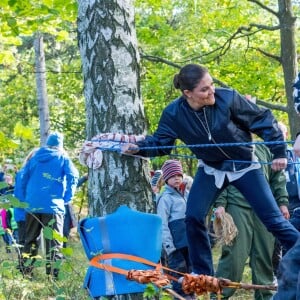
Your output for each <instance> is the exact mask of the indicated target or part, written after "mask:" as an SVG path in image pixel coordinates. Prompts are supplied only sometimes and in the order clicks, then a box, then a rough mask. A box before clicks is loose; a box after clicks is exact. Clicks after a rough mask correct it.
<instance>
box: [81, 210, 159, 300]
mask: <svg viewBox="0 0 300 300" xmlns="http://www.w3.org/2000/svg"><path fill="white" fill-rule="evenodd" d="M78 230H79V234H80V238H81V241H82V244H83V247H84V250H85V253H86V255H87V258H88V259H89V260H90V261H94V260H95V259H96V260H98V258H99V266H98V267H97V266H93V265H90V266H89V267H88V270H87V274H86V277H85V280H84V288H86V289H87V290H88V292H89V294H90V295H91V296H92V297H100V296H111V295H120V294H129V293H140V292H144V290H145V287H146V285H145V284H140V283H137V282H135V281H129V280H127V279H126V276H124V275H122V274H118V273H115V272H112V271H111V270H110V268H119V269H123V270H125V272H126V271H130V270H151V269H154V267H153V266H150V265H148V264H144V263H141V262H138V261H133V260H127V259H124V258H109V259H107V258H105V255H104V254H112V255H111V257H114V255H113V254H125V257H126V255H133V256H137V257H140V258H142V259H144V260H147V261H151V262H153V264H156V263H158V262H159V259H160V255H161V245H162V240H161V236H162V234H161V230H162V228H161V219H160V217H158V216H157V215H155V214H149V213H142V212H138V211H134V210H131V209H129V208H128V207H127V206H125V205H124V206H120V207H119V208H118V209H117V211H115V212H114V213H112V214H109V215H106V216H105V217H98V218H86V219H83V220H82V221H81V222H80V223H79V226H78ZM101 255H103V259H101ZM108 256H109V255H108ZM115 256H118V255H115Z"/></svg>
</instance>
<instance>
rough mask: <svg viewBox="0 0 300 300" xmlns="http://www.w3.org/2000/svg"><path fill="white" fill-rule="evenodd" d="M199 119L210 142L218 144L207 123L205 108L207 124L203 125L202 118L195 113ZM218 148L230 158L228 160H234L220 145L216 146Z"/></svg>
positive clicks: (204, 113)
mask: <svg viewBox="0 0 300 300" xmlns="http://www.w3.org/2000/svg"><path fill="white" fill-rule="evenodd" d="M194 113H195V115H196V117H197V119H198V120H199V121H200V123H201V125H202V127H203V129H204V130H205V132H206V134H207V137H208V140H209V141H212V142H213V143H214V144H216V141H215V140H214V138H213V137H212V135H211V132H210V129H209V126H208V122H207V118H206V112H205V107H204V108H203V115H204V120H205V123H203V121H202V120H201V118H200V117H199V116H198V114H197V112H194ZM216 147H217V148H218V149H219V150H220V151H221V152H222V153H223V154H224V155H225V156H226V157H227V158H228V159H232V158H231V157H230V156H229V155H228V154H227V153H226V152H225V151H224V150H223V149H222V148H221V147H219V146H218V145H216Z"/></svg>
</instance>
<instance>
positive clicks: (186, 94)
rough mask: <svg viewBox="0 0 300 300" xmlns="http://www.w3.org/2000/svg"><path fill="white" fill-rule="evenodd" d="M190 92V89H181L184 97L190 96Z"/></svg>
mask: <svg viewBox="0 0 300 300" xmlns="http://www.w3.org/2000/svg"><path fill="white" fill-rule="evenodd" d="M190 94H191V91H190V90H183V95H184V96H185V97H186V98H190Z"/></svg>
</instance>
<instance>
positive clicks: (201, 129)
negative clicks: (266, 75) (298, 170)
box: [122, 64, 299, 275]
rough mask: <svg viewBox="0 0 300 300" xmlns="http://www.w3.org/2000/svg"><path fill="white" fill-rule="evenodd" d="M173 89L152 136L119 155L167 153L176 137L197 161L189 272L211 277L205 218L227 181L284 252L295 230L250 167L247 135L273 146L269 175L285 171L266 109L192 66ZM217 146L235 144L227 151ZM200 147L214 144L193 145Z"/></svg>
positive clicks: (275, 128) (254, 168)
mask: <svg viewBox="0 0 300 300" xmlns="http://www.w3.org/2000/svg"><path fill="white" fill-rule="evenodd" d="M174 86H175V88H177V89H180V90H181V93H182V95H181V96H180V97H179V98H178V99H176V100H174V101H173V102H171V103H170V104H169V105H168V106H167V107H166V108H165V109H164V110H163V112H162V115H161V118H160V121H159V124H158V128H157V130H156V131H155V133H154V134H153V136H147V137H146V139H145V140H144V141H142V142H138V143H136V144H133V143H128V144H124V146H123V149H122V151H123V152H124V153H128V154H139V155H142V156H146V157H154V156H159V155H168V154H170V152H171V148H172V147H171V146H173V145H174V143H175V141H176V140H177V139H180V140H181V141H183V142H184V143H185V144H186V145H188V147H189V148H190V150H191V151H192V152H193V153H194V155H195V156H196V157H197V158H198V160H199V166H198V170H197V173H196V175H195V177H194V182H193V185H192V188H191V191H190V193H189V198H188V202H187V211H186V225H187V238H188V246H189V253H190V257H191V262H192V267H193V272H194V273H196V274H205V275H213V274H214V269H213V261H212V253H211V247H210V242H209V237H208V232H207V228H206V216H207V214H208V212H209V209H210V207H211V206H212V204H213V203H214V201H215V200H216V198H217V197H218V196H219V195H220V193H221V192H222V191H223V189H224V188H226V186H227V185H228V184H229V183H230V184H232V185H234V186H235V187H236V188H237V189H238V190H239V191H240V192H241V193H242V194H243V195H244V197H245V198H246V200H247V201H248V202H249V203H250V205H251V206H252V208H253V209H254V211H255V213H256V214H257V215H258V217H259V219H260V220H261V221H262V222H263V224H264V225H265V226H266V227H267V229H268V231H270V232H272V233H273V234H274V235H275V236H276V237H277V238H278V239H279V240H280V242H281V243H282V244H283V245H284V246H285V247H287V249H289V248H291V247H292V246H293V245H294V244H295V242H296V240H297V238H298V236H299V232H298V231H297V230H296V229H295V228H294V227H293V226H292V225H291V224H290V223H289V222H288V221H287V220H286V219H285V218H284V217H283V216H282V213H281V211H280V210H279V208H278V206H277V204H276V201H275V199H274V196H273V195H272V191H271V189H270V187H269V185H268V182H267V181H266V179H265V177H264V174H263V171H262V169H261V166H260V165H259V164H257V163H253V162H257V158H256V157H255V155H254V149H253V146H252V145H251V142H252V137H251V133H254V134H256V135H258V136H259V137H261V138H262V139H263V140H264V141H266V142H275V143H268V147H269V148H270V150H271V152H272V154H273V161H272V169H273V170H274V171H281V170H284V169H285V167H286V165H287V159H286V151H285V150H286V146H285V143H284V142H283V136H282V133H281V131H280V129H279V128H278V123H277V121H276V119H275V118H274V116H273V115H272V113H271V111H270V110H268V109H265V108H260V107H258V106H257V105H256V104H254V103H251V102H250V101H248V100H247V99H245V98H244V97H243V96H242V95H240V94H239V93H237V92H236V91H235V90H232V89H225V88H215V86H214V82H213V79H212V77H211V75H210V74H209V72H208V70H207V69H206V68H204V67H202V66H199V65H196V64H188V65H186V66H184V67H183V68H182V69H181V70H180V72H179V73H178V74H176V75H175V77H174ZM281 142H282V143H281ZM222 143H237V145H236V146H229V147H228V146H227V147H226V146H222V145H220V144H222ZM199 144H200V145H201V144H210V145H215V146H214V147H200V146H198V147H195V145H199ZM253 187H255V188H253Z"/></svg>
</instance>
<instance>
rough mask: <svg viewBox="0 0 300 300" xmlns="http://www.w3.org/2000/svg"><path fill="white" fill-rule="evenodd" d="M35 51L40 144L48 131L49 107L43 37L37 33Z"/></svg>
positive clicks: (43, 141)
mask: <svg viewBox="0 0 300 300" xmlns="http://www.w3.org/2000/svg"><path fill="white" fill-rule="evenodd" d="M34 51H35V69H36V70H35V71H36V90H37V100H38V108H39V119H40V143H41V145H44V144H45V143H46V139H47V136H48V134H49V130H50V120H49V106H48V96H47V86H46V65H45V54H44V45H43V36H42V35H41V34H40V33H37V35H36V38H35V40H34Z"/></svg>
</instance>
